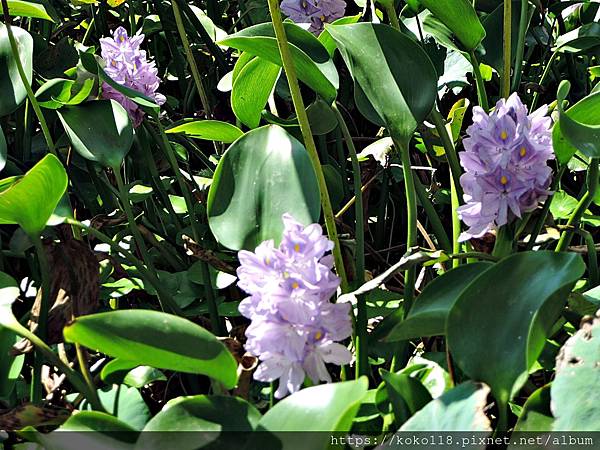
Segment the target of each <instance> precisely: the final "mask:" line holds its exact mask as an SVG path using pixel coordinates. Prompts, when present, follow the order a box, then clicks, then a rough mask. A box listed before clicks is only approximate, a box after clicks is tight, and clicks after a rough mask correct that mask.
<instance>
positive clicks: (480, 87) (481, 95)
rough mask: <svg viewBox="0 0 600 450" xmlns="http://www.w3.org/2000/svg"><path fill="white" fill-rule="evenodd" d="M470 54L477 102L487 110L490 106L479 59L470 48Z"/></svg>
mask: <svg viewBox="0 0 600 450" xmlns="http://www.w3.org/2000/svg"><path fill="white" fill-rule="evenodd" d="M470 56H471V65H472V66H473V75H474V76H475V84H476V85H477V101H478V102H479V106H481V108H483V109H484V110H485V111H486V112H487V111H489V109H490V107H489V105H488V100H487V92H486V91H485V82H484V81H483V76H482V75H481V68H480V67H479V61H477V56H475V51H474V50H471V53H470Z"/></svg>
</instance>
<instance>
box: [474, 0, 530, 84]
mask: <svg viewBox="0 0 600 450" xmlns="http://www.w3.org/2000/svg"><path fill="white" fill-rule="evenodd" d="M520 18H521V2H520V1H519V0H513V2H512V14H511V56H512V58H511V64H514V60H515V55H516V54H517V41H518V36H519V23H520ZM482 24H483V28H484V29H485V34H486V35H485V39H484V40H483V42H482V46H483V48H484V49H485V51H484V53H483V54H482V55H481V58H480V61H481V62H483V63H485V64H487V65H488V66H491V67H493V68H494V69H496V71H497V72H498V73H501V72H502V69H503V67H504V53H503V44H502V43H503V39H504V6H503V3H499V4H498V6H497V8H496V9H494V10H493V11H492V12H491V13H490V14H488V15H487V16H485V18H484V19H483V20H482Z"/></svg>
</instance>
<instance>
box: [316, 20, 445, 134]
mask: <svg viewBox="0 0 600 450" xmlns="http://www.w3.org/2000/svg"><path fill="white" fill-rule="evenodd" d="M327 31H328V32H329V33H330V34H331V36H332V37H333V38H334V39H335V41H336V42H337V44H338V48H339V50H340V52H341V54H342V57H343V58H344V61H345V62H346V65H347V66H348V68H349V69H350V72H351V73H352V77H353V78H354V80H355V82H356V83H357V84H358V85H359V86H360V87H361V89H362V91H363V93H364V94H365V96H366V98H367V99H368V100H369V102H370V104H371V105H372V107H373V108H374V110H375V112H376V113H377V114H378V115H379V117H380V118H381V119H383V121H384V123H385V125H386V126H387V128H388V130H389V131H390V134H391V135H392V136H398V137H401V138H404V139H408V138H409V137H410V136H412V134H413V132H414V131H415V129H416V127H417V125H418V124H419V123H421V122H422V121H423V120H424V119H425V117H426V116H427V115H428V114H429V113H430V112H431V109H432V108H433V103H434V101H435V99H436V96H437V74H436V71H435V68H434V67H433V64H432V62H431V60H430V59H429V56H427V54H426V53H425V51H424V50H423V49H422V48H421V46H420V45H419V44H417V43H416V42H415V41H413V40H412V39H411V38H409V37H407V36H406V35H404V34H402V33H401V32H399V31H397V30H395V29H393V28H391V27H389V26H387V25H383V24H373V23H357V24H349V25H332V26H328V27H327ZM366 48H368V49H369V51H365V49H366Z"/></svg>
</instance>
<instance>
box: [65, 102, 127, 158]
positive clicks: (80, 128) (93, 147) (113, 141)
mask: <svg viewBox="0 0 600 450" xmlns="http://www.w3.org/2000/svg"><path fill="white" fill-rule="evenodd" d="M57 113H58V117H59V118H60V121H61V122H62V124H63V126H64V128H65V131H66V132H67V135H68V136H69V139H70V141H71V143H72V144H73V148H74V149H75V150H76V151H77V153H79V154H80V155H81V156H83V157H84V158H85V159H88V160H90V161H95V162H98V163H100V164H102V165H103V166H105V167H112V168H115V167H119V166H120V165H121V163H122V162H123V158H125V155H127V153H128V152H129V150H130V149H131V146H132V144H133V125H132V124H131V120H130V119H129V114H127V111H125V108H123V107H122V106H121V105H120V104H119V103H117V102H116V101H114V100H98V101H92V102H87V103H84V104H82V105H78V106H72V107H68V108H62V109H61V110H59V111H57Z"/></svg>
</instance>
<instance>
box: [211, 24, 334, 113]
mask: <svg viewBox="0 0 600 450" xmlns="http://www.w3.org/2000/svg"><path fill="white" fill-rule="evenodd" d="M284 27H285V31H286V35H287V38H288V41H289V43H290V51H291V53H292V58H293V60H294V64H295V66H296V71H297V74H298V78H299V79H300V80H301V81H303V82H304V83H306V85H307V86H309V87H310V88H311V89H313V90H314V91H315V92H317V93H318V94H320V95H321V96H323V98H324V99H325V100H326V101H327V102H329V103H331V102H332V101H333V100H335V98H336V96H337V88H338V83H339V79H338V73H337V70H336V68H335V65H334V64H333V60H332V59H331V57H330V56H329V53H327V49H326V48H325V47H323V45H322V44H321V43H320V42H319V41H318V40H317V38H316V37H315V36H314V35H313V34H312V33H310V32H308V31H306V30H304V29H302V28H301V27H299V26H297V25H295V24H293V23H285V24H284ZM221 43H222V44H225V45H228V46H230V47H234V48H237V49H238V50H242V51H244V52H248V53H250V54H252V55H255V56H259V57H261V58H263V59H265V60H267V61H269V62H271V63H273V64H277V65H278V66H281V55H280V54H279V47H278V46H277V39H275V32H274V30H273V25H272V24H271V23H262V24H259V25H254V26H251V27H248V28H245V29H243V30H242V31H239V32H238V33H235V34H232V35H230V36H229V37H227V38H226V39H223V40H222V41H221Z"/></svg>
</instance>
